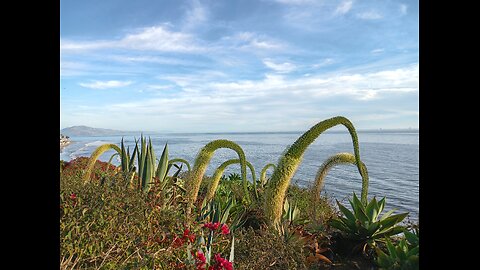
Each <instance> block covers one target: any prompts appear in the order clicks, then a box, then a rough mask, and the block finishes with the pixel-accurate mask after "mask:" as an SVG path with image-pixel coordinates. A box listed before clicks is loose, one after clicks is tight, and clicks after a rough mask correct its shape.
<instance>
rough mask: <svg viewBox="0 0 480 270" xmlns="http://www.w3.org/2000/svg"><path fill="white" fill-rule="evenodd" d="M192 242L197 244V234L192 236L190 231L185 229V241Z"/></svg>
mask: <svg viewBox="0 0 480 270" xmlns="http://www.w3.org/2000/svg"><path fill="white" fill-rule="evenodd" d="M187 239H188V240H190V242H191V243H193V242H195V234H193V233H192V234H191V233H190V230H189V229H185V230H184V231H183V240H185V241H187Z"/></svg>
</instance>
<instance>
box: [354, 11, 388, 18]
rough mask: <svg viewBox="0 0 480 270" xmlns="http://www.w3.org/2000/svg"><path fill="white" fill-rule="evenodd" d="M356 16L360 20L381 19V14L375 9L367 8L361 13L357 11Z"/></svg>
mask: <svg viewBox="0 0 480 270" xmlns="http://www.w3.org/2000/svg"><path fill="white" fill-rule="evenodd" d="M357 18H359V19H362V20H378V19H382V18H383V15H382V14H380V13H379V12H378V11H376V10H369V11H365V12H362V13H358V14H357Z"/></svg>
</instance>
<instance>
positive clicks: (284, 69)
mask: <svg viewBox="0 0 480 270" xmlns="http://www.w3.org/2000/svg"><path fill="white" fill-rule="evenodd" d="M263 64H265V66H267V67H268V68H271V69H273V70H274V71H276V72H278V73H289V72H292V71H293V70H295V69H296V66H295V65H294V64H292V63H289V62H284V63H275V62H273V61H272V60H271V59H264V60H263Z"/></svg>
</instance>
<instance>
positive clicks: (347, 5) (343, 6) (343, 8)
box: [334, 0, 353, 15]
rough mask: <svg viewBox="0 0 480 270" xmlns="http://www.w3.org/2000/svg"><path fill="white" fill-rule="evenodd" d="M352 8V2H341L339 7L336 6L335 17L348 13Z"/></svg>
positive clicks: (349, 0) (348, 0)
mask: <svg viewBox="0 0 480 270" xmlns="http://www.w3.org/2000/svg"><path fill="white" fill-rule="evenodd" d="M352 6H353V1H351V0H347V1H343V2H342V3H340V5H338V7H337V9H336V10H335V12H334V14H335V15H339V14H340V15H343V14H347V13H348V12H349V11H350V9H352Z"/></svg>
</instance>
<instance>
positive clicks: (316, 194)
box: [312, 153, 368, 206]
mask: <svg viewBox="0 0 480 270" xmlns="http://www.w3.org/2000/svg"><path fill="white" fill-rule="evenodd" d="M356 162H357V161H356V159H355V156H354V155H352V154H350V153H338V154H336V155H333V156H331V157H329V158H328V159H327V160H326V161H325V162H323V164H322V166H320V168H319V169H318V172H317V176H316V177H315V186H314V188H313V191H312V192H313V194H312V196H313V201H314V206H318V205H319V204H320V193H321V191H322V188H323V184H324V181H325V177H326V176H327V174H328V171H329V170H330V169H331V168H332V167H333V166H335V165H337V164H346V163H350V164H354V165H355V164H356ZM361 166H362V168H363V170H364V171H365V174H364V175H362V195H361V198H364V197H367V194H368V170H367V167H366V166H365V164H364V163H363V162H362V163H361Z"/></svg>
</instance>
